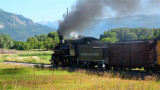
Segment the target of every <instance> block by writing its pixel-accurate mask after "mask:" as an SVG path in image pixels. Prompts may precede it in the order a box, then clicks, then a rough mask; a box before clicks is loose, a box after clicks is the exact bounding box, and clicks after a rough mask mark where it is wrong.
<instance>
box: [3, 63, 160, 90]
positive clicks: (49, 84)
mask: <svg viewBox="0 0 160 90" xmlns="http://www.w3.org/2000/svg"><path fill="white" fill-rule="evenodd" d="M103 74H104V75H101V76H99V75H98V74H96V73H94V74H93V73H87V71H86V70H78V71H76V72H68V71H66V70H62V68H58V69H53V70H49V69H44V70H42V69H37V68H27V67H22V66H15V65H3V64H0V90H6V89H11V90H22V89H24V90H108V89H109V90H137V89H138V90H158V89H159V88H160V82H159V80H158V79H157V78H156V76H146V78H145V79H144V80H142V79H134V78H132V79H123V78H121V75H120V74H119V75H118V73H117V75H116V74H113V72H105V73H103Z"/></svg>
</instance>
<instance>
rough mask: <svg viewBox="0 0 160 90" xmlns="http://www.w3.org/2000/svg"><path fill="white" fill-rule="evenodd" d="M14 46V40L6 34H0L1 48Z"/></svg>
mask: <svg viewBox="0 0 160 90" xmlns="http://www.w3.org/2000/svg"><path fill="white" fill-rule="evenodd" d="M13 45H14V41H13V39H12V38H11V37H10V36H9V35H6V34H0V48H5V49H8V48H11V47H12V46H13Z"/></svg>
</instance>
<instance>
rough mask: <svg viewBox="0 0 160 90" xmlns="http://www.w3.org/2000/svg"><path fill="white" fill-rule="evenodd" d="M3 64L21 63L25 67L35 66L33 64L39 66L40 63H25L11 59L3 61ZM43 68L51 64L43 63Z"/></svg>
mask: <svg viewBox="0 0 160 90" xmlns="http://www.w3.org/2000/svg"><path fill="white" fill-rule="evenodd" d="M3 63H4V64H12V65H23V66H27V67H35V66H41V65H42V63H27V62H13V61H4V62H3ZM43 66H44V67H45V68H47V67H51V66H52V65H51V64H43Z"/></svg>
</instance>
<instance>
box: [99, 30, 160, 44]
mask: <svg viewBox="0 0 160 90" xmlns="http://www.w3.org/2000/svg"><path fill="white" fill-rule="evenodd" d="M159 35H160V28H153V29H148V28H117V29H111V30H109V31H105V32H104V33H103V35H100V40H101V41H103V42H109V43H114V42H116V41H128V40H146V39H154V38H155V37H157V36H159Z"/></svg>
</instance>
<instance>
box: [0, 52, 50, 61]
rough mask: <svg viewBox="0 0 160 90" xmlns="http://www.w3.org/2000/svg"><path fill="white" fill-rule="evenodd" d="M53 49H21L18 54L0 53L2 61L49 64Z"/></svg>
mask: <svg viewBox="0 0 160 90" xmlns="http://www.w3.org/2000/svg"><path fill="white" fill-rule="evenodd" d="M51 54H53V52H52V51H21V52H19V53H16V54H4V55H2V54H1V55H0V62H3V61H16V62H28V63H44V64H49V63H50V62H49V60H50V59H51Z"/></svg>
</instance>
